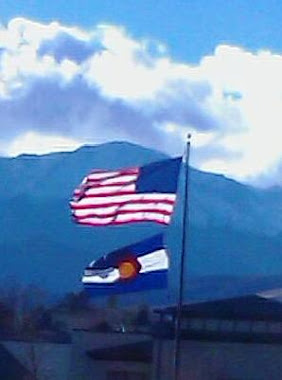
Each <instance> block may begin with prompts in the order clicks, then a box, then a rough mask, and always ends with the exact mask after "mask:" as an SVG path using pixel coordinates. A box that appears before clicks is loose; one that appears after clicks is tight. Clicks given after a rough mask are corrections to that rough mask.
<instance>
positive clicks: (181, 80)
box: [0, 0, 282, 186]
mask: <svg viewBox="0 0 282 380" xmlns="http://www.w3.org/2000/svg"><path fill="white" fill-rule="evenodd" d="M281 20H282V3H281V1H275V0H269V1H266V0H256V1H251V0H249V1H246V0H245V1H242V0H234V1H232V2H231V1H229V2H226V1H222V0H213V1H208V0H197V1H189V0H186V1H179V0H176V1H172V0H162V1H154V2H153V1H146V0H142V1H132V0H111V1H108V0H99V1H98V0H91V1H90V0H89V1H88V0H87V1H86V0H84V1H83V0H81V1H77V0H69V1H68V2H66V1H62V0H57V1H56V2H55V1H54V2H50V1H49V2H47V1H31V0H27V1H24V2H23V1H8V0H7V1H2V2H0V22H1V26H0V124H1V128H2V129H1V134H0V155H3V156H15V155H18V154H21V153H38V154H41V153H46V152H51V151H58V150H71V149H75V148H76V147H78V146H80V145H82V144H85V143H87V144H89V143H90V144H99V143H102V142H106V141H111V140H128V141H131V142H134V143H139V144H142V145H145V146H148V147H151V148H157V149H161V150H163V151H165V152H167V153H169V154H171V155H176V154H181V153H182V151H183V146H184V140H185V136H186V135H187V132H192V135H193V140H192V147H193V149H192V155H191V158H192V164H193V165H194V166H195V167H197V168H199V169H202V170H207V171H212V172H218V173H223V174H225V175H227V176H229V177H231V178H235V179H237V180H239V181H243V182H247V183H251V184H255V185H262V186H272V185H281V183H282V181H281V178H282V176H281V174H282V173H281V172H282V149H281V143H280V141H281V134H282V132H281V127H280V126H281V125H282V111H281V110H282V96H281V94H282V79H281V77H282V76H281V71H282V38H281V30H280V29H281V27H280V25H281ZM266 133H267V134H268V141H267V143H266V141H265V137H266ZM262 152H263V153H262Z"/></svg>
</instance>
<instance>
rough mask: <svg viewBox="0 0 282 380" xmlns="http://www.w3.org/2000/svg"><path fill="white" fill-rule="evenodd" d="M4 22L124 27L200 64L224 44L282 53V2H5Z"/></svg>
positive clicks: (2, 8)
mask: <svg viewBox="0 0 282 380" xmlns="http://www.w3.org/2000/svg"><path fill="white" fill-rule="evenodd" d="M0 15H1V21H2V22H7V21H8V20H10V19H11V18H13V17H16V16H22V17H27V18H31V19H34V20H38V21H43V22H50V21H53V20H58V21H60V22H62V23H65V24H68V25H81V26H83V27H92V26H93V25H95V24H97V23H101V22H105V23H113V24H118V25H124V26H125V27H126V28H127V29H128V30H129V32H130V33H131V34H132V35H133V36H136V37H137V38H138V37H139V38H140V37H144V36H145V37H146V36H148V37H150V38H156V39H159V40H160V41H163V42H165V43H166V44H167V45H168V48H169V50H170V52H171V54H172V55H173V57H175V58H176V59H182V60H189V61H198V60H199V59H200V58H201V57H202V56H203V55H206V54H209V53H211V52H212V51H213V50H214V48H215V46H216V45H218V44H220V43H229V44H236V45H240V46H243V47H245V48H249V49H254V50H256V49H261V48H269V49H271V50H273V51H277V52H280V51H281V50H282V38H281V20H282V3H281V1H279V0H254V1H252V0H234V1H226V0H212V1H209V0H174V1H172V0H159V1H158V0H157V1H153V0H150V1H149V0H139V1H136V0H135V1H134V0H69V1H65V0H57V1H44V0H41V1H40V0H33V1H32V0H26V1H21V0H14V1H11V0H10V1H2V2H1V3H0Z"/></svg>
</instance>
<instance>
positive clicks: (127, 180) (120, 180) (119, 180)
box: [74, 174, 137, 195]
mask: <svg viewBox="0 0 282 380" xmlns="http://www.w3.org/2000/svg"><path fill="white" fill-rule="evenodd" d="M136 179H137V175H136V174H135V175H123V176H119V177H114V178H109V179H105V180H101V181H99V182H93V181H92V182H91V181H83V182H82V184H81V186H80V187H78V188H77V189H75V190H74V194H75V195H80V194H87V190H84V189H85V187H88V188H89V189H91V188H95V187H99V186H106V185H114V184H115V183H118V184H119V185H120V184H121V183H122V184H124V185H126V184H128V183H132V182H134V181H136ZM85 185H86V186H85Z"/></svg>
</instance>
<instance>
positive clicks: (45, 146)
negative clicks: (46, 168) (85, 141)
mask: <svg viewBox="0 0 282 380" xmlns="http://www.w3.org/2000/svg"><path fill="white" fill-rule="evenodd" d="M81 145H82V143H81V142H79V141H76V140H74V139H71V138H67V137H62V136H50V135H43V134H39V133H34V132H27V133H25V134H24V135H21V136H19V137H17V138H16V139H15V140H13V142H12V143H11V144H10V145H9V146H7V147H6V155H7V156H13V157H14V156H18V155H19V154H21V153H23V152H24V153H27V154H46V153H50V152H66V151H72V150H75V149H77V148H78V147H79V146H81Z"/></svg>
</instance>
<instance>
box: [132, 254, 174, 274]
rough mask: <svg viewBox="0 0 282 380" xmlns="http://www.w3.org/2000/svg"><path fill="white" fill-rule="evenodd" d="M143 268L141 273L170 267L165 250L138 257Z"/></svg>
mask: <svg viewBox="0 0 282 380" xmlns="http://www.w3.org/2000/svg"><path fill="white" fill-rule="evenodd" d="M138 261H139V263H140V264H141V266H142V269H141V270H140V273H148V272H152V271H156V270H165V269H168V267H169V261H168V256H167V253H166V250H165V249H160V250H158V251H155V252H151V253H148V254H147V255H144V256H140V257H138Z"/></svg>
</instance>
